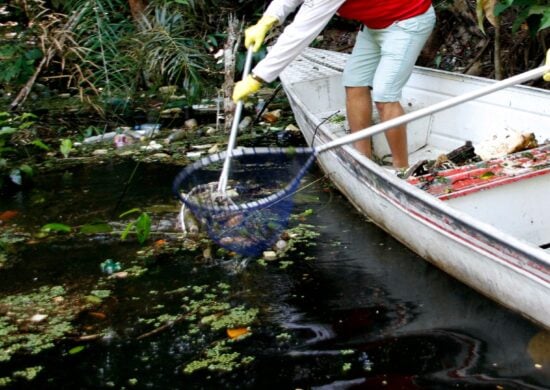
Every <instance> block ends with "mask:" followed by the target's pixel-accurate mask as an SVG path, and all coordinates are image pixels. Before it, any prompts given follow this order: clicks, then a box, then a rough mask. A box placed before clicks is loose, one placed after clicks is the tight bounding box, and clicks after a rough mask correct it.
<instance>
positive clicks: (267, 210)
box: [172, 147, 316, 256]
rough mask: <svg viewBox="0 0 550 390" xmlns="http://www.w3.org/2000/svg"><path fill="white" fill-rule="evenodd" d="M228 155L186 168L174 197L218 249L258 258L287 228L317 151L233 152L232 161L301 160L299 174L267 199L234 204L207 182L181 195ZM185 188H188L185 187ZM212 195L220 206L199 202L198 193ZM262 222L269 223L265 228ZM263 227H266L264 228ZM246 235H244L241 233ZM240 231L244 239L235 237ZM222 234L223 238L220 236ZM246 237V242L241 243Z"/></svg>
mask: <svg viewBox="0 0 550 390" xmlns="http://www.w3.org/2000/svg"><path fill="white" fill-rule="evenodd" d="M227 153H228V152H227V151H225V152H221V153H216V154H212V155H209V156H207V157H204V158H202V159H200V160H198V161H196V162H194V163H192V164H190V165H188V166H186V167H185V168H183V169H182V170H181V171H180V173H179V174H178V175H177V176H176V178H175V179H174V182H173V185H172V191H173V193H174V194H175V195H176V196H177V197H178V198H179V200H180V201H181V202H182V203H183V204H184V205H185V206H186V207H188V208H189V209H190V210H191V212H192V213H193V214H194V215H195V217H196V218H197V219H198V220H199V221H200V222H201V224H202V225H203V226H205V227H206V228H207V231H208V235H209V237H210V238H211V239H212V240H213V241H214V242H216V243H217V244H218V245H220V246H222V247H224V248H226V249H229V250H231V251H234V252H237V253H239V254H241V255H245V256H256V255H258V254H260V253H261V252H262V251H264V250H266V249H268V248H269V247H270V246H271V245H273V244H274V243H275V241H276V240H277V239H278V237H279V235H280V233H282V231H283V230H284V229H285V228H286V226H287V224H288V220H289V218H290V212H291V210H292V206H293V200H292V197H293V195H294V194H295V193H296V191H297V189H298V187H299V186H300V183H301V180H302V178H303V177H304V176H305V174H306V173H307V171H308V170H309V168H310V167H311V165H312V164H313V162H314V161H315V159H316V153H315V149H313V148H308V147H298V148H275V147H254V148H238V149H234V150H232V151H231V156H230V157H231V159H232V161H234V160H235V159H236V158H239V157H260V156H261V157H270V158H276V157H278V158H296V157H298V158H300V159H302V160H303V161H304V162H302V163H301V165H300V167H299V169H298V170H297V173H295V174H294V176H293V177H292V179H291V180H290V181H288V182H285V183H286V184H285V185H284V186H283V187H282V188H281V189H279V190H277V191H275V192H273V193H271V194H270V195H268V196H265V197H262V198H260V199H257V200H253V201H245V202H242V203H239V202H234V201H233V199H232V198H231V196H230V195H229V194H228V193H225V188H224V190H222V191H219V188H218V182H207V183H204V184H198V185H193V187H192V188H191V189H190V191H188V192H182V187H188V184H189V182H194V181H196V175H197V173H198V172H200V170H201V169H204V168H206V167H208V166H211V165H213V164H216V163H220V162H223V161H227V160H226V158H227ZM184 184H185V185H184ZM202 192H205V193H209V194H212V195H215V196H221V197H222V199H221V200H222V201H221V202H215V203H214V202H213V203H207V204H205V202H202V201H197V199H198V198H199V197H198V196H195V193H198V194H200V193H202ZM237 217H239V218H241V219H242V220H240V221H239V222H238V223H236V224H235V226H231V227H229V228H227V229H221V228H220V224H221V225H223V224H229V222H231V223H233V221H234V220H238V219H239V218H237ZM262 218H265V221H269V223H268V224H263V222H265V221H262ZM262 224H263V226H262ZM243 230H244V231H245V232H244V234H243V233H242V231H243ZM235 231H239V232H240V233H239V234H241V237H236V234H235V233H234V232H235ZM220 232H221V233H223V234H221V233H220ZM243 237H245V239H242V238H243Z"/></svg>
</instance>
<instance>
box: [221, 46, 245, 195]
mask: <svg viewBox="0 0 550 390" xmlns="http://www.w3.org/2000/svg"><path fill="white" fill-rule="evenodd" d="M253 53H254V52H253V51H252V45H250V47H249V48H248V51H247V52H246V61H245V63H244V69H243V77H242V78H243V80H244V79H245V78H246V76H248V74H249V73H250V68H251V67H252V54H253ZM243 106H244V102H243V100H239V101H238V102H237V107H236V108H235V115H234V116H233V123H232V124H231V133H229V142H228V143H227V155H226V156H225V162H224V164H223V169H222V173H221V174H220V180H219V181H218V191H219V192H221V193H225V189H226V187H227V178H228V177H229V167H230V166H231V153H232V151H233V149H235V142H236V140H237V133H238V131H239V122H240V120H241V113H242V111H243Z"/></svg>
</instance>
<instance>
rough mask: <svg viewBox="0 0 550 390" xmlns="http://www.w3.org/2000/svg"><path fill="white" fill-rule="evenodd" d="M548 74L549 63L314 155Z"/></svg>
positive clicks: (357, 134)
mask: <svg viewBox="0 0 550 390" xmlns="http://www.w3.org/2000/svg"><path fill="white" fill-rule="evenodd" d="M548 72H550V63H548V64H546V65H544V66H541V67H538V68H536V69H532V70H529V71H527V72H524V73H520V74H518V75H516V76H512V77H509V78H507V79H504V80H501V81H497V82H495V83H494V84H491V85H488V86H486V87H483V88H479V89H477V90H475V91H471V92H467V93H465V94H462V95H458V96H455V97H453V98H450V99H447V100H444V101H442V102H439V103H436V104H432V105H431V106H428V107H424V108H421V109H419V110H416V111H413V112H409V113H408V114H405V115H402V116H399V117H397V118H393V119H390V120H388V121H386V122H382V123H378V124H376V125H373V126H370V127H367V128H365V129H363V130H359V131H357V132H355V133H352V134H348V135H346V136H343V137H341V138H338V139H335V140H334V141H331V142H328V143H326V144H324V145H320V146H318V147H316V148H315V154H319V153H321V152H323V151H325V150H328V149H333V148H336V147H338V146H342V145H347V144H350V143H352V142H355V141H358V140H360V139H363V138H367V137H370V136H372V135H375V134H378V133H381V132H383V131H386V130H389V129H391V128H393V127H396V126H399V125H402V124H404V123H408V122H412V121H414V120H416V119H419V118H422V117H425V116H428V115H430V114H434V113H436V112H439V111H443V110H445V109H447V108H451V107H454V106H457V105H459V104H462V103H464V102H467V101H470V100H474V99H476V98H478V97H481V96H484V95H488V94H490V93H492V92H496V91H499V90H501V89H504V88H506V87H510V86H512V85H516V84H520V83H523V82H525V81H528V80H532V79H536V78H537V77H541V76H542V75H544V74H545V73H548Z"/></svg>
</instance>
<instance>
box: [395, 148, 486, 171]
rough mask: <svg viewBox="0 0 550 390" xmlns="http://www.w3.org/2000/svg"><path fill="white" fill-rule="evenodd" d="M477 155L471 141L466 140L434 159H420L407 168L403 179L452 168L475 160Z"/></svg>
mask: <svg viewBox="0 0 550 390" xmlns="http://www.w3.org/2000/svg"><path fill="white" fill-rule="evenodd" d="M478 160H479V158H478V156H477V155H476V154H475V151H474V146H473V145H472V142H471V141H466V143H465V144H464V145H463V146H460V147H458V148H456V149H454V150H452V151H450V152H449V153H447V154H442V155H440V156H438V157H437V158H436V159H435V160H420V161H418V162H416V163H415V164H414V165H411V166H410V167H409V169H407V171H406V174H405V175H404V177H403V178H404V179H406V178H408V177H418V176H423V175H427V174H430V173H434V172H436V171H442V170H446V169H453V168H456V167H457V166H461V165H465V164H470V163H473V162H477V161H478Z"/></svg>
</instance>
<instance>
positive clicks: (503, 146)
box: [475, 130, 538, 161]
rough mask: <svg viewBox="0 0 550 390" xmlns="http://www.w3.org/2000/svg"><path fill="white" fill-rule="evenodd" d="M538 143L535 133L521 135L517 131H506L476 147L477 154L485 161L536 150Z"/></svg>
mask: <svg viewBox="0 0 550 390" xmlns="http://www.w3.org/2000/svg"><path fill="white" fill-rule="evenodd" d="M537 146H538V142H537V140H536V138H535V135H534V134H533V133H520V132H518V131H515V130H506V131H504V132H503V133H501V134H498V135H494V136H493V137H492V138H491V139H489V140H487V141H483V142H481V143H480V144H479V145H477V146H476V147H475V153H476V154H477V155H478V156H479V157H480V158H481V159H482V160H483V161H487V160H490V159H492V158H498V157H504V156H506V155H507V154H511V153H515V152H521V151H522V150H526V149H531V148H535V147H537Z"/></svg>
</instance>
